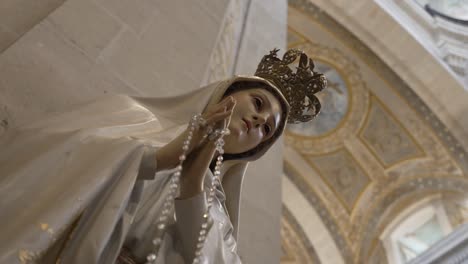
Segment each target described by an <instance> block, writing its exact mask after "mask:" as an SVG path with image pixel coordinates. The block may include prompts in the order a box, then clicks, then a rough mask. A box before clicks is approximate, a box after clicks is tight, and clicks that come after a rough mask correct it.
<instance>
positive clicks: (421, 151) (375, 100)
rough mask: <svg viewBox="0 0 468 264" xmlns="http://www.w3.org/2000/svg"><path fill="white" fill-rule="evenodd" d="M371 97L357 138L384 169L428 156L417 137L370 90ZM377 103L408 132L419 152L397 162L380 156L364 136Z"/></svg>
mask: <svg viewBox="0 0 468 264" xmlns="http://www.w3.org/2000/svg"><path fill="white" fill-rule="evenodd" d="M369 99H370V100H369V109H368V113H367V115H366V118H365V120H364V125H363V126H362V127H361V128H360V129H359V131H358V137H357V138H358V139H359V141H361V142H362V143H363V144H364V145H365V146H366V147H367V149H368V150H369V151H370V152H371V153H372V155H373V156H374V157H376V159H377V161H378V162H379V163H380V165H382V167H383V168H384V169H389V168H391V167H394V166H396V165H398V164H401V163H404V162H408V161H411V160H417V159H421V158H425V157H428V155H427V153H426V151H425V150H424V148H423V147H422V146H421V145H420V144H419V142H418V141H416V139H415V138H414V137H413V135H412V134H411V133H410V132H409V131H408V130H407V129H406V127H405V126H404V125H403V124H402V123H401V122H400V121H399V120H398V118H397V117H396V116H395V115H394V114H393V112H391V111H390V109H388V107H387V106H386V105H385V104H384V103H383V102H382V101H381V100H380V99H379V98H378V97H377V96H376V95H375V94H374V93H372V92H370V98H369ZM374 104H375V105H374ZM377 105H379V106H380V107H381V108H382V110H383V111H384V112H385V113H386V114H388V115H389V117H390V118H391V119H393V120H392V121H393V122H395V125H397V126H399V127H400V128H401V129H402V130H403V132H404V133H406V134H407V136H408V137H409V138H410V140H411V141H412V143H413V144H414V145H415V146H416V148H417V151H418V152H419V153H416V154H413V155H412V156H409V157H405V158H404V159H398V161H396V162H393V163H390V164H386V163H385V161H384V160H383V159H382V158H381V157H380V155H378V154H377V153H376V152H375V150H374V148H373V147H372V146H371V145H370V144H369V143H368V142H367V140H366V139H365V138H364V136H363V135H362V134H363V132H364V130H366V129H367V128H368V125H369V119H370V113H371V110H372V107H376V106H377ZM377 107H378V106H377Z"/></svg>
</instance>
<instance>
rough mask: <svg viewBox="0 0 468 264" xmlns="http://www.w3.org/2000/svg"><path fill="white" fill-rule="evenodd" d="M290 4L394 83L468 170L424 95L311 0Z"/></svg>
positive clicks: (462, 153)
mask: <svg viewBox="0 0 468 264" xmlns="http://www.w3.org/2000/svg"><path fill="white" fill-rule="evenodd" d="M289 6H290V7H292V8H295V9H297V10H299V11H301V12H303V13H304V14H306V15H307V16H308V17H309V18H310V19H311V20H313V21H316V22H318V23H319V24H321V25H323V26H324V27H325V28H327V30H328V31H329V32H330V33H332V34H333V35H334V36H335V37H336V38H337V39H339V40H340V41H341V42H342V43H343V44H346V45H347V46H348V47H349V48H351V49H352V50H353V51H354V52H355V53H356V54H357V55H358V56H359V57H361V58H363V61H364V62H366V63H367V64H368V65H369V67H370V68H371V69H372V70H373V71H375V72H376V73H377V74H378V75H379V76H381V77H382V78H383V79H384V80H386V81H387V82H388V83H389V84H392V85H391V88H392V89H393V90H394V91H395V92H396V93H397V94H398V95H399V96H400V97H401V98H402V99H403V100H404V101H405V102H406V103H407V104H408V105H409V106H410V107H411V108H412V109H413V110H414V111H415V112H416V113H417V114H418V115H419V116H420V117H421V119H423V120H425V122H426V124H427V125H428V126H429V127H431V129H432V130H433V131H434V132H435V134H436V135H437V137H438V138H439V139H440V141H441V142H442V143H443V145H444V146H445V147H446V149H447V150H448V152H449V153H450V155H451V157H452V158H453V159H454V160H455V161H456V162H457V164H458V165H459V166H460V168H462V169H463V171H464V172H465V173H466V174H468V152H467V151H466V150H465V149H463V147H462V146H461V144H460V143H459V142H458V141H457V140H456V139H455V137H454V136H453V135H452V133H451V132H450V131H449V129H448V128H447V127H446V126H445V125H444V124H443V123H442V122H441V121H440V120H439V119H438V118H437V116H436V115H435V114H434V113H433V112H432V110H431V109H430V108H429V107H428V106H427V105H426V104H425V103H424V102H423V101H422V99H421V98H419V96H418V95H417V94H416V93H415V92H414V91H413V90H412V89H411V88H410V87H409V86H408V85H407V84H406V82H404V81H403V80H402V79H401V78H400V77H399V76H398V75H397V74H396V73H395V72H394V71H393V70H392V69H391V68H390V67H389V66H388V65H387V64H385V62H384V61H383V60H382V59H380V58H379V56H378V55H377V54H375V53H374V52H373V51H372V50H371V49H370V48H369V47H368V46H366V45H365V44H364V43H362V41H361V40H359V39H358V38H357V37H356V36H355V35H354V34H353V33H351V32H350V31H348V30H347V29H346V28H345V27H344V26H343V25H341V24H340V23H338V22H337V21H336V20H335V19H333V18H332V17H331V16H330V15H328V14H327V13H325V12H324V11H323V10H321V9H320V8H318V7H317V6H316V5H314V4H313V3H312V2H311V1H308V0H289Z"/></svg>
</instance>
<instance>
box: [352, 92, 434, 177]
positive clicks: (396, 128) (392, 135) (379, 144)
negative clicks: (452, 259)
mask: <svg viewBox="0 0 468 264" xmlns="http://www.w3.org/2000/svg"><path fill="white" fill-rule="evenodd" d="M371 98H372V99H371V100H370V101H371V106H370V110H369V114H368V115H367V118H366V121H365V125H364V126H363V127H362V129H361V131H360V132H359V138H360V139H361V140H362V142H364V144H365V145H366V146H367V148H368V149H369V150H370V151H371V152H372V153H373V154H374V156H375V157H377V159H378V161H379V162H380V163H381V165H382V166H383V167H384V168H389V167H391V166H393V165H396V164H398V163H401V162H404V161H407V160H411V159H417V158H422V157H425V156H426V154H425V152H424V149H423V148H422V147H421V146H420V145H419V144H418V142H417V140H416V139H415V138H413V137H412V135H411V133H410V132H409V131H408V130H407V129H405V127H404V126H403V125H402V124H401V123H399V122H398V119H397V118H396V117H395V116H394V115H393V114H392V112H391V111H389V110H388V109H387V108H386V107H385V105H384V104H383V103H382V102H380V100H379V99H378V98H377V97H376V96H372V97H371ZM402 151H403V153H402Z"/></svg>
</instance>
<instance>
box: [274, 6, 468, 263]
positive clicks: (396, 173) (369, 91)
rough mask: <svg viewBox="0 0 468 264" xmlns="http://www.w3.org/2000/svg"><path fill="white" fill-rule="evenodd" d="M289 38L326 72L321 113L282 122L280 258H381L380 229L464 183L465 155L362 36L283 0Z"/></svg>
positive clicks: (455, 213)
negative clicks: (310, 118) (285, 128)
mask: <svg viewBox="0 0 468 264" xmlns="http://www.w3.org/2000/svg"><path fill="white" fill-rule="evenodd" d="M288 24H289V25H288V27H289V29H288V32H289V35H288V46H289V47H290V48H292V47H295V48H300V49H302V50H304V51H305V52H307V53H308V54H309V55H310V56H311V57H312V58H313V59H314V60H315V61H316V64H317V66H318V67H319V69H320V71H321V72H324V73H325V74H326V76H327V78H328V79H329V80H330V85H329V87H328V88H327V90H326V91H324V92H322V94H321V95H320V100H321V102H322V105H323V106H324V107H323V113H322V114H321V115H319V116H318V117H317V118H316V119H315V120H314V121H313V122H312V123H310V124H305V125H296V126H294V127H292V126H291V127H289V129H288V131H287V133H286V147H285V166H284V167H285V179H284V180H283V204H284V210H283V220H282V226H283V227H282V235H283V258H282V263H385V262H386V256H385V250H384V248H383V245H382V243H381V240H380V238H381V236H382V234H383V232H384V231H385V229H386V228H387V227H388V226H389V225H390V223H391V222H392V221H393V220H395V219H396V217H397V216H398V215H399V214H400V213H401V212H402V211H404V210H405V209H406V208H408V207H410V206H411V205H412V204H414V203H416V202H417V201H420V200H422V199H424V198H427V197H431V196H434V195H439V196H440V197H442V200H443V203H444V206H445V210H446V211H447V212H449V213H448V214H449V215H450V216H451V217H450V221H451V224H452V226H454V227H456V226H458V225H460V224H461V223H463V222H465V221H466V220H468V219H465V218H464V217H463V214H462V213H461V211H462V210H466V208H460V207H458V206H455V203H454V202H453V201H454V200H455V199H460V197H462V198H465V196H464V193H465V190H467V188H468V178H467V176H468V161H467V154H466V152H465V151H464V150H463V148H462V147H461V146H460V145H459V144H458V143H457V142H456V140H455V139H454V138H453V136H452V135H451V133H450V131H449V130H448V129H446V128H445V126H444V125H443V124H442V123H441V122H440V121H439V120H438V119H437V117H436V116H435V115H434V114H433V112H432V110H431V108H430V106H427V105H425V104H424V103H423V101H422V100H421V99H420V98H419V97H418V96H417V95H416V94H415V93H414V92H413V91H412V90H411V88H410V87H408V86H407V85H406V84H405V83H404V82H403V81H402V80H401V79H400V78H399V77H398V76H397V75H396V74H395V73H394V72H393V71H392V69H391V68H390V67H389V66H387V65H385V64H384V63H383V62H382V61H381V60H380V59H379V57H378V56H376V55H375V54H374V53H373V52H372V51H371V50H370V49H369V48H368V47H367V46H366V45H365V44H364V43H362V42H361V41H360V40H359V39H357V38H356V37H355V36H354V35H353V34H352V33H350V32H349V31H347V30H346V29H345V28H344V27H343V26H342V25H340V24H338V23H337V22H336V21H335V20H333V18H331V17H330V16H328V15H327V14H326V13H324V12H322V11H321V10H320V9H318V8H317V7H316V6H314V5H313V4H312V3H310V2H309V1H306V0H292V1H289V18H288Z"/></svg>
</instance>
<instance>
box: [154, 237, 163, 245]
mask: <svg viewBox="0 0 468 264" xmlns="http://www.w3.org/2000/svg"><path fill="white" fill-rule="evenodd" d="M161 242H162V241H161V239H160V238H155V239H153V245H155V246H158V245H159V244H161Z"/></svg>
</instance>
